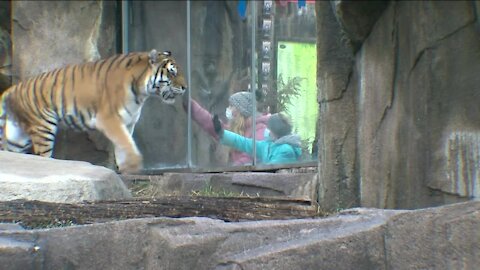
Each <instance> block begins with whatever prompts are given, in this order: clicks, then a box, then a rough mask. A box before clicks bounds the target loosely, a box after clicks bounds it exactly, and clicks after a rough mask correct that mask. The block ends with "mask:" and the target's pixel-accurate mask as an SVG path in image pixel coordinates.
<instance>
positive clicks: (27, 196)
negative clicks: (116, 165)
mask: <svg viewBox="0 0 480 270" xmlns="http://www.w3.org/2000/svg"><path fill="white" fill-rule="evenodd" d="M0 164H1V167H0V190H2V192H0V201H10V200H17V199H23V200H39V201H46V202H58V203H75V202H82V201H97V200H121V199H128V198H131V194H130V191H129V190H128V189H127V188H126V186H125V184H124V183H123V182H122V180H121V179H120V178H119V177H118V175H117V174H116V173H115V172H114V171H112V170H110V169H107V168H104V167H101V166H95V165H91V164H89V163H87V162H83V161H70V160H58V159H51V158H44V157H40V156H35V155H27V154H17V153H11V152H5V151H0Z"/></svg>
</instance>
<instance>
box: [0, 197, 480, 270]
mask: <svg viewBox="0 0 480 270" xmlns="http://www.w3.org/2000/svg"><path fill="white" fill-rule="evenodd" d="M479 226H480V202H469V203H462V204H454V205H448V206H444V207H439V208H431V209H422V210H415V211H400V210H377V209H366V208H356V209H349V210H347V211H344V212H341V213H340V214H338V215H335V216H332V217H329V218H323V219H300V220H287V221H258V222H239V223H233V222H229V223H225V222H223V221H220V220H212V219H209V218H181V219H173V218H151V219H137V220H128V221H120V222H110V223H105V224H94V225H89V226H73V227H65V228H56V229H48V230H19V229H17V228H15V227H13V228H4V230H0V245H1V247H2V252H1V253H0V263H1V264H2V267H4V268H5V269H22V270H27V269H65V268H69V269H73V268H74V269H117V270H120V269H245V270H246V269H339V270H341V269H359V270H363V269H365V270H371V269H472V270H473V269H477V267H478V264H479V263H480V247H479V245H478V243H479V242H480V235H479V234H478V227H479ZM132 251H135V252H132Z"/></svg>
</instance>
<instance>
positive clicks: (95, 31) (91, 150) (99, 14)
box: [11, 1, 117, 168]
mask: <svg viewBox="0 0 480 270" xmlns="http://www.w3.org/2000/svg"><path fill="white" fill-rule="evenodd" d="M11 5H12V14H11V19H12V20H11V21H12V37H11V38H12V44H14V45H15V50H14V51H13V55H12V63H13V70H12V72H13V73H14V75H15V76H14V77H13V83H17V82H18V81H20V80H24V79H26V78H28V77H30V76H33V75H38V74H39V73H42V72H45V71H50V70H52V69H55V68H59V67H63V66H66V65H68V64H76V63H81V62H85V61H89V60H98V59H99V58H104V57H109V56H111V55H113V54H114V53H115V48H116V37H115V27H117V26H116V17H115V14H112V11H114V10H115V8H117V7H116V5H117V3H115V2H112V1H70V2H60V1H12V2H11ZM57 138H58V139H57V141H56V144H55V149H54V156H55V157H56V158H60V159H75V160H83V161H88V162H92V163H95V164H97V165H103V166H106V167H109V168H115V163H114V158H113V148H112V145H111V143H110V142H109V141H108V140H107V139H106V138H105V137H104V136H103V135H102V134H100V133H99V132H90V133H88V134H87V133H76V132H73V131H70V130H66V129H64V128H62V127H61V128H60V131H59V133H58V134H57Z"/></svg>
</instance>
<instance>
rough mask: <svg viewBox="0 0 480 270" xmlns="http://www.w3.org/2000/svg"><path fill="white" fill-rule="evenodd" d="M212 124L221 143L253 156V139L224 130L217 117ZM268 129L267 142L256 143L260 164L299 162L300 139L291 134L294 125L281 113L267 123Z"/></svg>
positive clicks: (272, 116)
mask: <svg viewBox="0 0 480 270" xmlns="http://www.w3.org/2000/svg"><path fill="white" fill-rule="evenodd" d="M212 122H213V126H214V129H215V132H216V133H217V134H218V136H219V138H220V143H222V144H224V145H227V146H230V147H233V148H235V149H237V150H239V151H242V152H245V153H247V154H249V155H252V154H253V143H252V141H253V140H252V139H251V138H246V137H243V136H241V135H239V134H237V133H234V132H231V131H229V130H224V129H223V127H222V123H221V122H220V120H219V119H218V116H217V115H215V116H214V117H213V119H212ZM267 128H268V131H269V134H268V135H266V136H265V140H261V141H256V148H257V149H256V153H257V158H258V159H259V161H260V163H265V164H284V163H292V162H295V161H298V160H299V158H300V156H301V154H302V150H301V147H300V146H301V143H300V137H299V136H298V135H295V134H292V133H291V132H292V125H291V124H290V121H289V120H288V118H286V117H285V116H284V115H283V114H280V113H276V114H272V115H271V116H270V118H269V119H268V121H267Z"/></svg>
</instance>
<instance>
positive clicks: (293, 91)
mask: <svg viewBox="0 0 480 270" xmlns="http://www.w3.org/2000/svg"><path fill="white" fill-rule="evenodd" d="M302 80H304V78H300V77H289V78H287V79H286V81H285V80H284V78H283V76H282V74H279V75H278V79H277V93H276V96H275V98H274V103H275V104H276V110H275V112H283V111H286V109H287V106H288V105H292V103H291V100H292V97H298V96H300V95H301V89H300V83H301V82H302Z"/></svg>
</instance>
